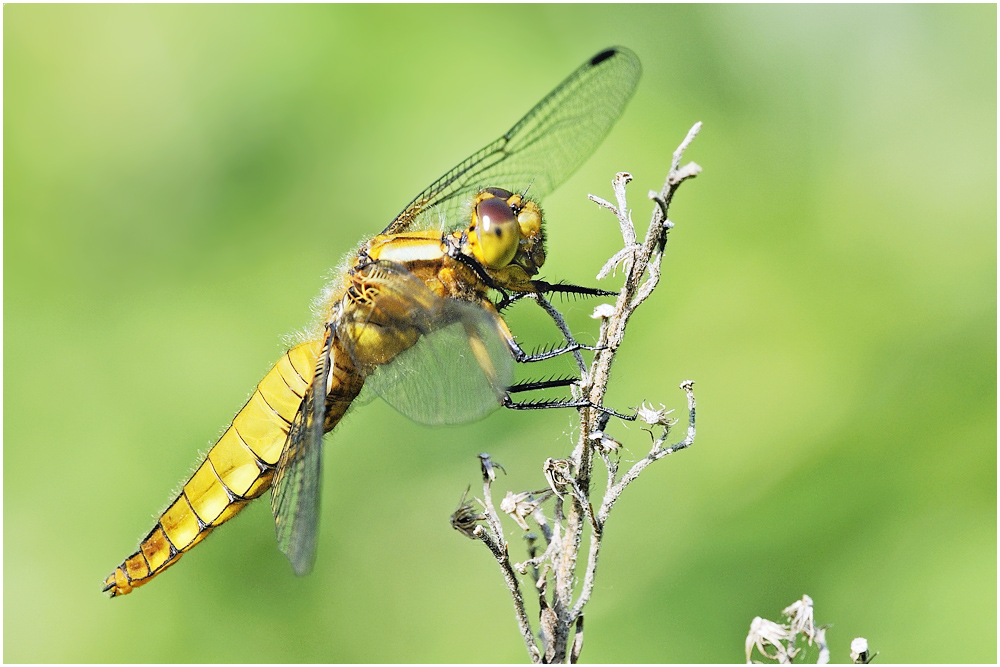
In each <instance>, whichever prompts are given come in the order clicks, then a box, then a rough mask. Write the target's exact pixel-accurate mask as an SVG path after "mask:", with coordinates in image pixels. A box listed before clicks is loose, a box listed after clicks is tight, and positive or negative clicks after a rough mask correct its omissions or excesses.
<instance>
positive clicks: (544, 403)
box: [503, 392, 638, 422]
mask: <svg viewBox="0 0 1000 667" xmlns="http://www.w3.org/2000/svg"><path fill="white" fill-rule="evenodd" d="M503 406H504V407H505V408H509V409H511V410H547V409H549V408H590V409H592V410H597V411H598V412H603V413H604V414H606V415H608V416H610V417H618V419H624V420H625V421H630V422H633V421H635V420H636V417H637V416H638V415H637V414H633V415H623V414H622V413H620V412H618V411H616V410H612V409H611V408H606V407H604V406H603V405H596V404H594V403H591V402H590V401H588V400H585V399H559V398H556V399H551V400H549V399H543V400H537V401H521V402H518V401H515V400H514V399H512V398H511V397H510V393H509V392H508V393H507V395H505V396H504V397H503Z"/></svg>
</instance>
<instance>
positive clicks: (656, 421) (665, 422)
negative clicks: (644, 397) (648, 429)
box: [636, 403, 677, 429]
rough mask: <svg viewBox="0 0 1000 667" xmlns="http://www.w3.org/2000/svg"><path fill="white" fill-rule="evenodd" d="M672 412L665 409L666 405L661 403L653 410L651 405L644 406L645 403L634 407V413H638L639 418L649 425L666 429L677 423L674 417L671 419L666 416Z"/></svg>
mask: <svg viewBox="0 0 1000 667" xmlns="http://www.w3.org/2000/svg"><path fill="white" fill-rule="evenodd" d="M672 412H673V410H667V408H666V406H664V405H663V404H662V403H661V404H660V409H659V410H654V409H653V406H652V405H650V406H649V407H646V404H645V403H643V404H642V405H640V406H639V407H638V408H636V414H638V415H639V419H641V420H642V421H644V422H646V423H647V424H649V425H650V426H662V427H664V428H667V429H669V428H670V427H671V426H673V425H674V424H676V423H677V420H676V419H671V418H670V417H669V416H668V415H670V413H672Z"/></svg>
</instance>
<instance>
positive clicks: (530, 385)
mask: <svg viewBox="0 0 1000 667" xmlns="http://www.w3.org/2000/svg"><path fill="white" fill-rule="evenodd" d="M577 382H579V380H578V379H577V378H571V377H563V378H549V379H548V380H533V381H529V382H518V383H517V384H515V385H512V386H511V387H510V388H509V389H507V393H508V394H517V393H519V392H522V391H536V390H538V389H552V388H553V387H568V386H570V385H572V384H576V383H577Z"/></svg>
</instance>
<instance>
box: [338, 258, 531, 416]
mask: <svg viewBox="0 0 1000 667" xmlns="http://www.w3.org/2000/svg"><path fill="white" fill-rule="evenodd" d="M366 270H367V271H369V272H370V273H372V274H377V275H378V276H379V280H378V281H377V282H374V281H373V283H372V284H373V285H374V286H375V289H373V290H371V291H372V292H376V295H375V296H374V297H373V298H372V304H371V307H370V308H367V309H365V310H364V312H363V313H362V312H359V311H360V310H361V309H358V311H356V312H354V313H351V314H347V315H345V319H344V320H342V322H343V323H344V324H345V326H340V327H338V335H339V336H340V337H341V340H342V341H343V343H344V347H345V349H347V351H348V353H349V354H351V356H352V359H353V361H354V363H355V364H356V365H357V366H358V367H359V368H364V369H365V370H366V372H367V377H366V379H365V388H364V391H363V393H362V397H361V399H360V400H362V401H364V400H365V399H366V398H367V399H370V397H371V394H372V393H374V394H377V395H378V396H381V397H382V398H383V399H384V400H385V401H386V402H387V403H389V405H391V406H393V407H394V408H395V409H397V410H398V411H399V412H401V413H402V414H404V415H405V416H407V417H409V418H410V419H413V420H414V421H417V422H421V423H424V424H456V423H461V422H466V421H471V420H474V419H478V418H479V417H482V416H483V415H485V414H486V413H488V412H490V411H492V410H494V409H496V408H497V407H499V405H500V403H501V400H502V399H503V397H504V395H505V393H506V391H507V388H508V387H509V386H510V383H511V379H512V377H513V369H512V366H513V359H512V357H511V355H510V352H509V351H508V350H507V347H506V344H505V343H504V340H503V337H502V335H501V333H500V326H499V322H498V316H497V315H496V314H494V313H493V312H492V311H489V310H486V309H485V308H483V307H482V306H481V305H478V304H476V303H471V302H467V301H459V300H457V299H446V298H442V297H440V296H438V295H436V294H435V293H434V292H433V291H431V290H430V288H428V287H427V286H426V285H425V284H424V282H423V281H422V280H420V279H419V278H417V277H416V276H415V275H413V274H412V273H410V272H409V271H407V270H406V269H405V268H404V267H403V266H401V265H399V264H396V263H395V262H386V261H382V262H377V263H376V264H375V267H374V268H369V269H366ZM351 317H354V318H358V319H354V320H347V319H346V318H351ZM362 318H363V319H362ZM369 336H370V337H372V338H373V339H374V340H377V341H378V343H379V345H378V346H377V347H378V354H379V355H380V356H379V358H377V359H373V358H372V356H371V355H370V354H368V353H367V352H366V350H367V349H371V348H372V347H373V345H372V341H371V340H369V341H362V340H361V338H362V337H369ZM402 340H405V341H406V343H405V344H400V343H399V341H402ZM366 395H367V396H366Z"/></svg>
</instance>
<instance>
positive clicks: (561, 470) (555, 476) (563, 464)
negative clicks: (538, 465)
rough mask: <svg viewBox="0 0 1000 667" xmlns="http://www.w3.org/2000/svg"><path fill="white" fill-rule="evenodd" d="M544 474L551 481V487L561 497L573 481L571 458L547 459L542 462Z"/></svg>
mask: <svg viewBox="0 0 1000 667" xmlns="http://www.w3.org/2000/svg"><path fill="white" fill-rule="evenodd" d="M542 474H544V475H545V480H546V481H547V482H548V483H549V488H551V489H552V492H553V493H555V494H556V495H557V496H559V497H560V498H562V497H563V492H564V491H565V489H566V487H567V486H570V485H571V484H572V483H573V475H572V466H571V464H570V461H569V459H545V463H544V464H542Z"/></svg>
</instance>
